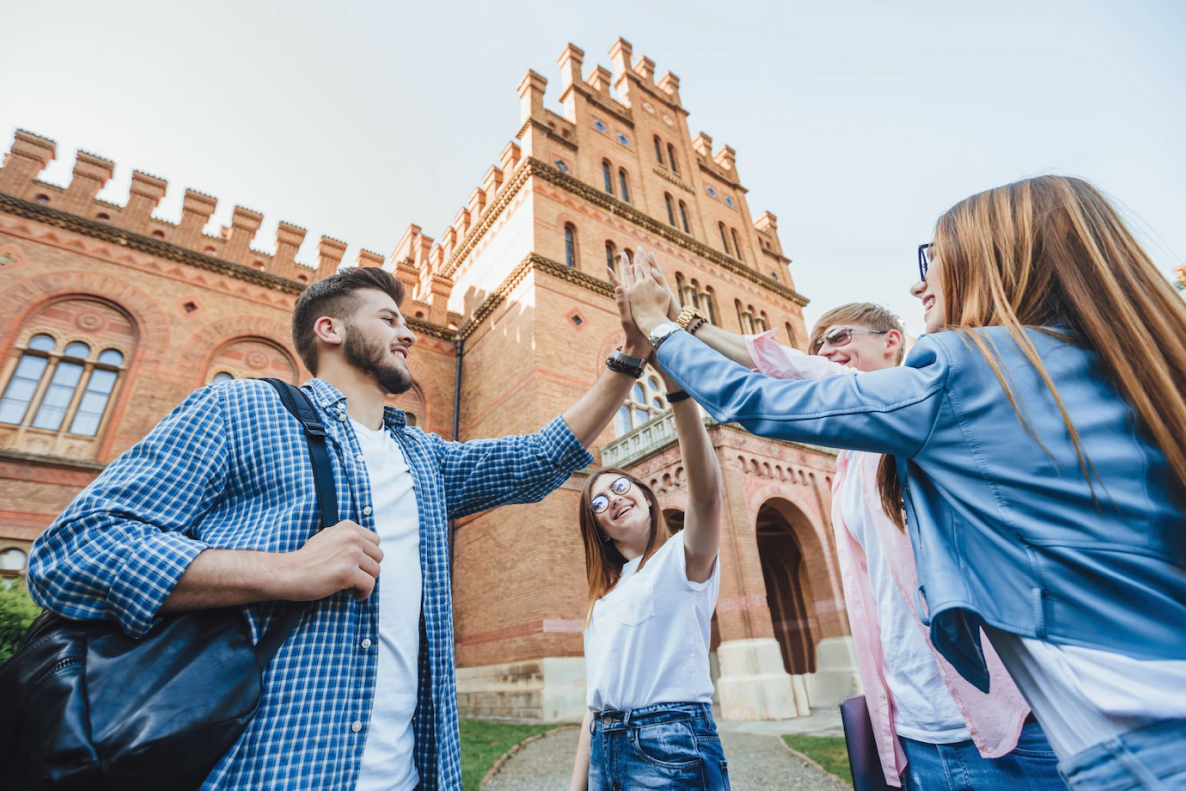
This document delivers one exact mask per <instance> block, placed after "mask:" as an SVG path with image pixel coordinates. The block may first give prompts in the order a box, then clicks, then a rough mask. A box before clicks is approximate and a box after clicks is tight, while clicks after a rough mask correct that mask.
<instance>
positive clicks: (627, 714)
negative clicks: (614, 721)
mask: <svg viewBox="0 0 1186 791" xmlns="http://www.w3.org/2000/svg"><path fill="white" fill-rule="evenodd" d="M633 713H634V709H626V712H625V716H623V717H622V727H623V728H625V727H626V726H627V725H629V724H630V715H631V714H633Z"/></svg>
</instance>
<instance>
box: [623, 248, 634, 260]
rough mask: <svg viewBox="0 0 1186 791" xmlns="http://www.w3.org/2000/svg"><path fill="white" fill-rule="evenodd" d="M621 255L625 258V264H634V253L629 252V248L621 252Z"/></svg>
mask: <svg viewBox="0 0 1186 791" xmlns="http://www.w3.org/2000/svg"><path fill="white" fill-rule="evenodd" d="M622 254H623V255H625V256H626V263H628V264H631V263H634V251H633V250H631V249H630V248H629V247H627V248H625V249H624V250H622Z"/></svg>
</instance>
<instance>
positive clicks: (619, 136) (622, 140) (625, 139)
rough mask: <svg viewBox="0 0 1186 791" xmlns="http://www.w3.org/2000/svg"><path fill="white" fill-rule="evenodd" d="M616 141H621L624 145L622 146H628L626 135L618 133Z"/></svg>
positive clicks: (628, 141) (628, 139) (628, 140)
mask: <svg viewBox="0 0 1186 791" xmlns="http://www.w3.org/2000/svg"><path fill="white" fill-rule="evenodd" d="M618 142H619V143H621V144H622V145H624V146H628V145H630V138H628V137H626V135H623V134H619V135H618Z"/></svg>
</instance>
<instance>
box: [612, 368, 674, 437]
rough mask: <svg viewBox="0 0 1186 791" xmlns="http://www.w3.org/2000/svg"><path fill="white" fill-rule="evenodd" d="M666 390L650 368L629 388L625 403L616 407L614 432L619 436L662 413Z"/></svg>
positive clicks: (665, 403)
mask: <svg viewBox="0 0 1186 791" xmlns="http://www.w3.org/2000/svg"><path fill="white" fill-rule="evenodd" d="M668 408H669V407H668V404H667V396H666V392H665V391H664V389H663V386H662V385H661V384H660V383H659V376H658V374H656V373H655V372H654V371H652V370H651V369H650V368H647V372H646V375H645V376H643V377H642V378H641V379H639V380H638V381H637V382H635V383H634V386H633V387H631V388H630V395H629V397H627V399H626V403H625V404H623V405H622V406H620V407H618V413H617V415H615V416H614V432H615V433H616V434H617V435H618V436H619V437H620V436H622V435H623V434H626V433H628V432H630V431H633V430H634V429H636V428H638V427H639V426H641V425H643V424H644V423H647V422H649V421H651V420H654V419H655V418H657V417H659V416H660V415H662V414H663V413H664V412H665V411H667V409H668Z"/></svg>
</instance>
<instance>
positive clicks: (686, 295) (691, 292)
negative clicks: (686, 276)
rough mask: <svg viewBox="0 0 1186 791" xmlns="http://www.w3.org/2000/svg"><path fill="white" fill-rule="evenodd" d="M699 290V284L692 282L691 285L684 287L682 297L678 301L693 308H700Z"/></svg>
mask: <svg viewBox="0 0 1186 791" xmlns="http://www.w3.org/2000/svg"><path fill="white" fill-rule="evenodd" d="M699 290H700V286H699V284H698V283H697V282H696V281H695V280H693V281H692V282H691V283H689V284H688V285H686V286H684V289H683V295H682V297H681V299H680V301H681V302H682V303H683V304H684V305H691V306H692V307H694V308H698V307H700V294H699V293H698V292H699Z"/></svg>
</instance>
